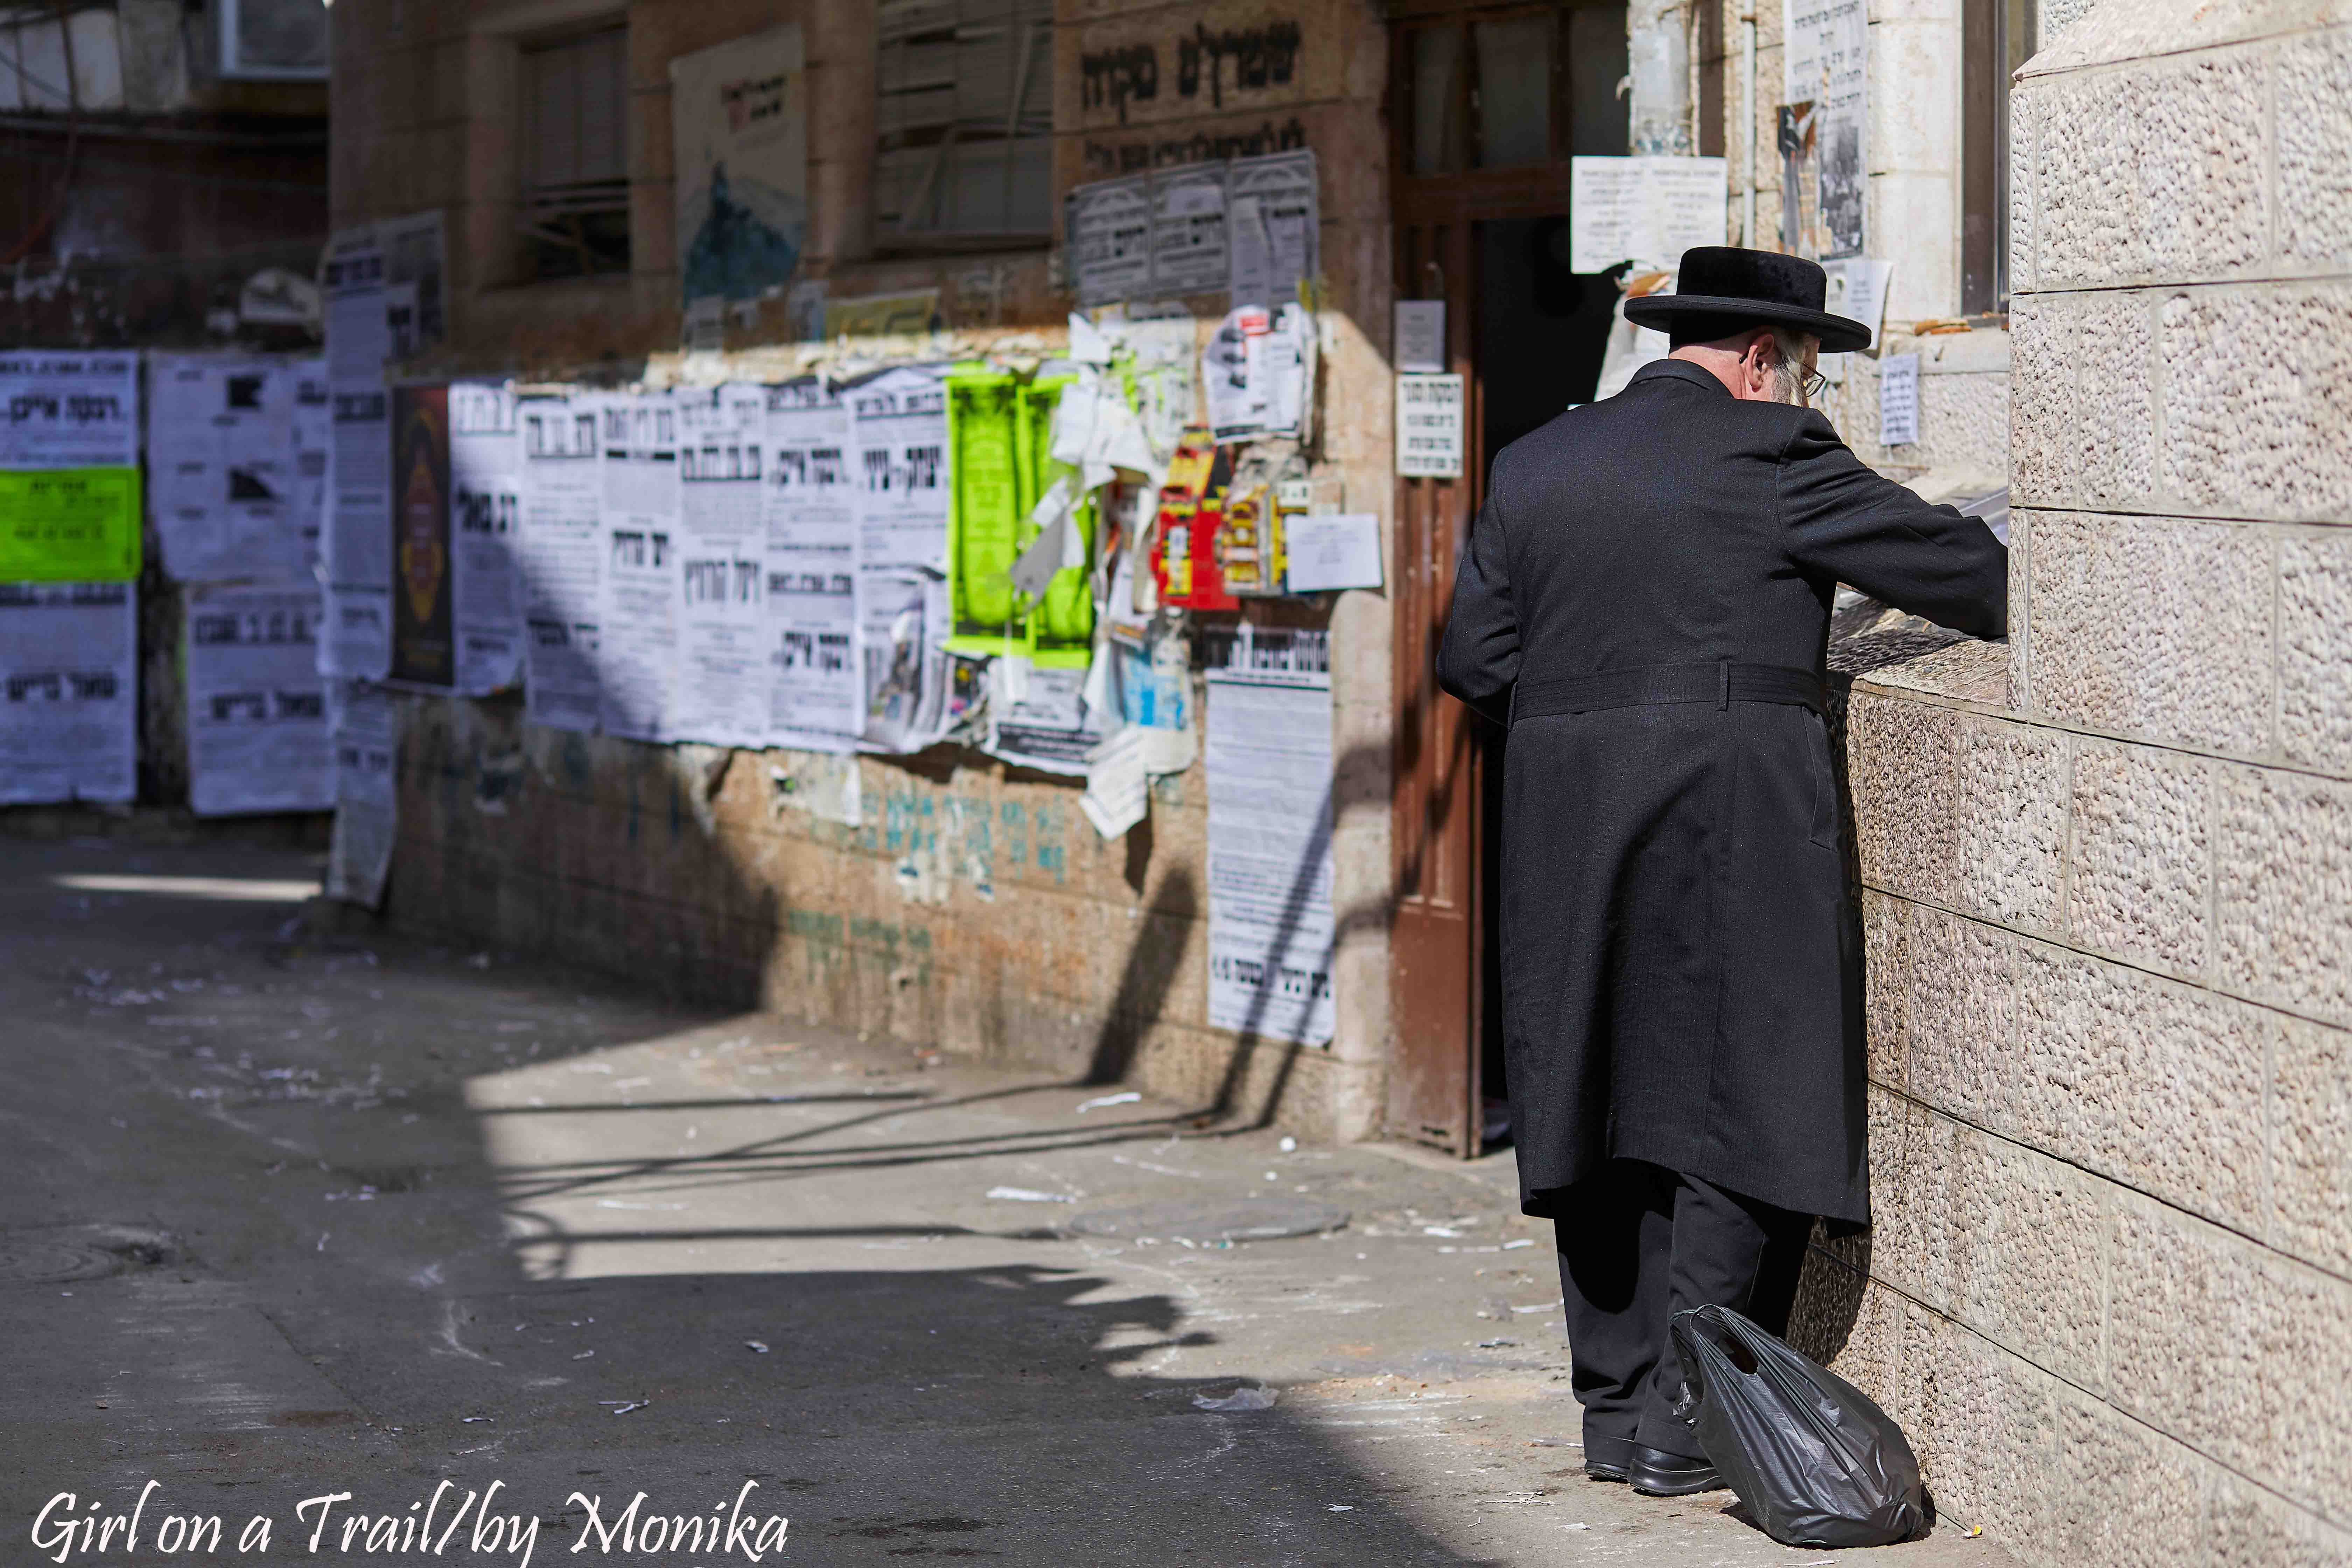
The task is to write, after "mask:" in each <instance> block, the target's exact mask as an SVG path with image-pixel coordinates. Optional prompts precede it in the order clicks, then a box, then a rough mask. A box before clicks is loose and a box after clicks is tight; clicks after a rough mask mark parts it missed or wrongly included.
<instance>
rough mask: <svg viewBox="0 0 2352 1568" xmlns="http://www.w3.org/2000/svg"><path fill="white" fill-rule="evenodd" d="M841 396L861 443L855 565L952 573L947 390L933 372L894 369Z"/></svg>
mask: <svg viewBox="0 0 2352 1568" xmlns="http://www.w3.org/2000/svg"><path fill="white" fill-rule="evenodd" d="M842 396H843V397H844V399H845V401H846V402H847V403H848V405H849V412H850V417H851V418H852V419H853V420H854V421H855V422H856V441H857V566H858V570H860V571H863V572H882V571H899V572H905V571H917V570H919V571H924V572H938V573H942V574H944V573H945V572H946V571H947V568H948V498H949V497H950V496H951V495H953V494H954V490H953V489H952V488H951V487H950V484H949V479H948V456H947V452H948V394H947V385H946V384H945V383H944V382H942V381H941V380H940V377H939V375H938V374H937V373H936V372H933V371H930V370H888V371H884V372H883V373H882V374H880V375H877V376H875V377H874V378H873V379H871V380H869V381H865V382H861V383H859V384H856V385H855V386H852V387H850V388H848V389H846V390H845V392H844V393H843V394H842Z"/></svg>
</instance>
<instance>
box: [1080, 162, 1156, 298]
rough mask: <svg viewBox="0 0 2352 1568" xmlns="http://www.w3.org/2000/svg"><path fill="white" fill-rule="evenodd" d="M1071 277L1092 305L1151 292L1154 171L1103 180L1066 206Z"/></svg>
mask: <svg viewBox="0 0 2352 1568" xmlns="http://www.w3.org/2000/svg"><path fill="white" fill-rule="evenodd" d="M1065 210H1066V215H1067V217H1066V227H1067V229H1068V234H1069V247H1070V279H1071V282H1072V283H1073V285H1074V286H1075V287H1076V289H1077V291H1078V303H1079V304H1080V305H1081V306H1084V307H1086V308H1087V309H1092V308H1094V307H1095V306H1097V305H1108V304H1113V303H1116V302H1118V300H1137V299H1141V298H1142V297H1143V296H1145V295H1147V294H1149V293H1150V291H1151V176H1150V175H1149V174H1131V175H1129V176H1128V177H1127V178H1126V179H1123V180H1098V181H1097V182H1095V183H1094V184H1086V185H1080V186H1078V187H1077V188H1076V189H1075V190H1073V191H1072V192H1071V193H1070V195H1069V201H1068V203H1067V205H1066V209H1065Z"/></svg>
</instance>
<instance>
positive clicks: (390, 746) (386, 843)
mask: <svg viewBox="0 0 2352 1568" xmlns="http://www.w3.org/2000/svg"><path fill="white" fill-rule="evenodd" d="M398 717H399V713H398V710H397V709H396V708H395V706H394V700H393V696H392V693H390V692H389V691H386V690H385V689H383V688H382V687H380V686H371V685H368V684H367V683H365V682H363V681H357V680H332V681H329V682H328V683H327V722H328V728H329V734H330V738H331V745H332V747H333V750H334V769H335V826H334V832H333V835H332V837H331V838H330V839H329V840H328V844H327V879H326V889H325V890H326V895H327V897H329V898H331V899H340V900H342V901H343V902H345V903H352V904H360V905H362V906H364V907H366V908H368V909H374V908H375V907H376V906H377V905H379V904H381V903H382V902H383V884H384V878H385V875H386V874H387V873H388V872H389V871H390V870H391V869H392V848H393V844H394V840H395V839H396V838H397V837H399V832H400V800H399V791H398V787H397V785H398V778H399V775H398V773H397V771H396V763H397V752H396V751H395V746H396V744H397V733H398V731H397V721H398Z"/></svg>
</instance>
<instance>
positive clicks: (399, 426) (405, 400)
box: [388, 386, 457, 691]
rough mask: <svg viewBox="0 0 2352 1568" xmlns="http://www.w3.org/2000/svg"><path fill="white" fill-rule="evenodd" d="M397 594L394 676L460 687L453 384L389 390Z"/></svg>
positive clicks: (406, 681)
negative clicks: (452, 572)
mask: <svg viewBox="0 0 2352 1568" xmlns="http://www.w3.org/2000/svg"><path fill="white" fill-rule="evenodd" d="M392 464H393V511H392V519H393V594H392V664H391V667H390V669H389V672H388V673H389V678H390V679H394V680H396V681H399V682H401V683H402V684H403V685H406V686H416V687H423V688H426V689H431V690H436V691H449V690H453V689H455V688H456V686H457V622H456V615H455V607H454V605H452V603H451V595H450V583H449V553H450V552H449V510H450V495H449V389H448V388H447V387H446V386H398V387H394V388H393V391H392Z"/></svg>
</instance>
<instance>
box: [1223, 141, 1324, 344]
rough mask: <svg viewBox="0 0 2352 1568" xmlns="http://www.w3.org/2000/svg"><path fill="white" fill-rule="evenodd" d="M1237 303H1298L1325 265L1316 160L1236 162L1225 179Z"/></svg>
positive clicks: (1301, 156) (1286, 156) (1304, 155)
mask: <svg viewBox="0 0 2352 1568" xmlns="http://www.w3.org/2000/svg"><path fill="white" fill-rule="evenodd" d="M1225 191H1226V201H1227V226H1228V228H1229V230H1230V232H1231V245H1232V249H1233V282H1232V289H1233V302H1234V304H1236V305H1244V304H1247V305H1265V306H1267V307H1269V308H1271V307H1273V306H1276V305H1286V304H1293V303H1296V302H1297V300H1298V286H1299V284H1300V283H1302V282H1312V281H1313V280H1314V278H1315V275H1316V272H1317V271H1318V268H1319V267H1320V265H1321V262H1320V257H1319V254H1318V248H1317V247H1318V243H1319V231H1320V227H1321V216H1320V213H1319V211H1318V203H1317V197H1316V178H1315V154H1314V153H1312V152H1310V151H1306V150H1301V151H1299V152H1296V153H1273V154H1271V155H1269V156H1266V157H1263V158H1236V159H1234V162H1233V163H1232V165H1231V168H1230V170H1229V172H1228V174H1227V175H1226V184H1225Z"/></svg>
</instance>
